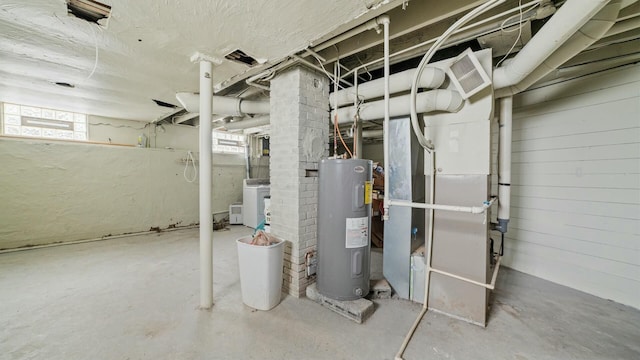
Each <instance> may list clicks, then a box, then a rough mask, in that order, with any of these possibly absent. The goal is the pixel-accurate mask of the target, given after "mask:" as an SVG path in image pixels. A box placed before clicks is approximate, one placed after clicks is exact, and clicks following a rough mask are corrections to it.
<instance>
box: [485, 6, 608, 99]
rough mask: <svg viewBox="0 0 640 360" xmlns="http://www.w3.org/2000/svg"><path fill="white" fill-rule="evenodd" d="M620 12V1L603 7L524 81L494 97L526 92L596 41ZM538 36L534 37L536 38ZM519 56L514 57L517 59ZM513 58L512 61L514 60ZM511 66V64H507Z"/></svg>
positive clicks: (499, 92) (498, 91)
mask: <svg viewBox="0 0 640 360" xmlns="http://www.w3.org/2000/svg"><path fill="white" fill-rule="evenodd" d="M619 10H620V0H614V1H612V2H611V3H609V4H608V5H607V6H605V7H604V8H603V9H602V10H600V12H598V14H596V15H595V16H594V18H593V19H591V21H589V22H588V23H586V24H585V25H584V26H583V27H582V28H580V30H578V31H577V32H576V33H575V34H574V35H573V36H572V37H571V38H570V39H569V40H568V41H567V42H566V43H565V44H564V46H562V47H561V48H560V49H558V50H557V51H556V52H554V53H553V54H551V55H550V56H549V57H548V58H547V59H546V60H545V61H544V62H543V63H542V64H541V65H540V66H538V67H537V68H536V69H535V70H533V72H531V73H530V74H529V75H528V76H527V77H526V78H524V80H522V81H520V82H518V83H516V84H514V85H513V86H509V87H507V88H501V89H498V90H496V91H495V97H496V98H501V97H505V96H510V95H515V94H517V93H519V92H521V91H524V90H526V89H527V88H529V87H530V86H531V85H533V84H534V83H536V82H537V81H538V80H540V79H542V78H543V77H544V76H546V75H547V74H549V73H550V72H552V71H553V70H555V69H557V68H558V66H560V65H562V64H564V63H565V62H566V61H567V60H569V59H571V58H572V57H574V56H576V55H577V54H578V53H580V52H581V51H582V50H584V49H586V48H587V47H589V46H590V45H591V44H593V43H594V42H596V41H598V40H599V39H600V37H602V36H603V35H604V34H605V33H606V32H607V31H608V30H609V29H610V28H611V27H612V26H613V24H614V23H615V21H616V18H617V16H618V12H619ZM543 28H544V27H543ZM537 36H538V35H536V37H537ZM519 56H520V54H518V55H517V56H516V58H518V57H519ZM516 58H514V60H515V59H516ZM509 65H511V63H510V64H509Z"/></svg>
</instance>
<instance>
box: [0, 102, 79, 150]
mask: <svg viewBox="0 0 640 360" xmlns="http://www.w3.org/2000/svg"><path fill="white" fill-rule="evenodd" d="M2 134H3V135H5V136H19V137H29V138H39V139H57V140H71V141H86V140H87V115H86V114H79V113H73V112H69V111H61V110H53V109H47V108H40V107H36V106H26V105H18V104H9V103H4V104H2Z"/></svg>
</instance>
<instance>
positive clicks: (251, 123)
mask: <svg viewBox="0 0 640 360" xmlns="http://www.w3.org/2000/svg"><path fill="white" fill-rule="evenodd" d="M263 125H269V116H268V115H265V116H256V117H254V118H247V119H244V120H241V121H234V122H229V123H226V124H224V128H225V129H227V130H244V129H248V128H252V127H257V126H263Z"/></svg>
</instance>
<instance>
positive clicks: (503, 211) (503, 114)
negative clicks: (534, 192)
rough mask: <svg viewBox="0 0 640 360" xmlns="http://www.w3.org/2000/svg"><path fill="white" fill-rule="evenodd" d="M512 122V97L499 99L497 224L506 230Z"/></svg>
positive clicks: (509, 203)
mask: <svg viewBox="0 0 640 360" xmlns="http://www.w3.org/2000/svg"><path fill="white" fill-rule="evenodd" d="M512 124H513V98H512V97H511V96H508V97H504V98H502V99H500V119H499V126H500V131H499V138H500V140H499V147H498V199H499V200H498V224H499V226H500V231H501V232H506V231H507V225H508V223H509V219H510V208H511V136H512V133H513V132H512Z"/></svg>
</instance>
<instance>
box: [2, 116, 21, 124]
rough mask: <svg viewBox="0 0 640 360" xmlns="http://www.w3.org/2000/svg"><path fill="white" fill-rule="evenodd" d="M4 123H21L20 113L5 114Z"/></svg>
mask: <svg viewBox="0 0 640 360" xmlns="http://www.w3.org/2000/svg"><path fill="white" fill-rule="evenodd" d="M4 123H5V124H8V125H20V115H5V116H4Z"/></svg>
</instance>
